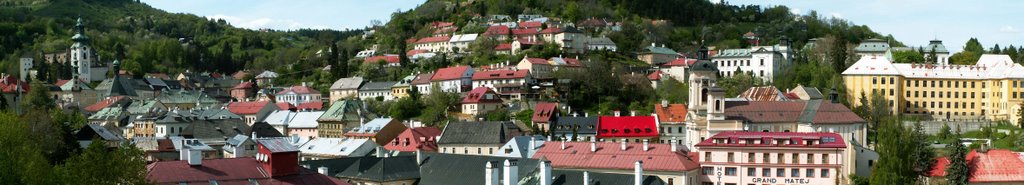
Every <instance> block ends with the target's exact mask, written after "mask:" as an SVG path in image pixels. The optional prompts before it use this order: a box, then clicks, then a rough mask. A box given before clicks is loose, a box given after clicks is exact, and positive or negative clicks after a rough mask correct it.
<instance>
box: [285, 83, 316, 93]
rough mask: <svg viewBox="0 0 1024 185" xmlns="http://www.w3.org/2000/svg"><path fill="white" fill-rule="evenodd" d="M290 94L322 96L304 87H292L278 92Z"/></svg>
mask: <svg viewBox="0 0 1024 185" xmlns="http://www.w3.org/2000/svg"><path fill="white" fill-rule="evenodd" d="M289 92H294V93H295V94H320V91H317V90H316V89H313V88H310V87H308V86H302V85H296V86H292V87H291V88H288V89H285V90H283V91H281V92H277V94H288V93H289Z"/></svg>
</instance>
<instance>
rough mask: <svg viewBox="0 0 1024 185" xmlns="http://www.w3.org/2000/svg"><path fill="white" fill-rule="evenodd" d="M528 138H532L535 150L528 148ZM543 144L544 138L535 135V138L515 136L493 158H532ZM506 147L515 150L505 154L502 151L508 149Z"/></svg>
mask: <svg viewBox="0 0 1024 185" xmlns="http://www.w3.org/2000/svg"><path fill="white" fill-rule="evenodd" d="M530 137H533V139H534V146H535V147H536V148H530ZM544 143H545V142H544V136H539V135H537V136H516V137H512V140H509V141H508V143H505V146H501V150H499V152H498V153H497V154H495V156H501V157H514V158H530V157H533V154H534V153H536V152H537V150H539V149H540V147H541V146H542V145H544ZM508 147H515V148H512V150H511V151H510V153H507V154H506V153H505V151H503V150H505V149H508Z"/></svg>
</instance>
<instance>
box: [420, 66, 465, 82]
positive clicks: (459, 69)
mask: <svg viewBox="0 0 1024 185" xmlns="http://www.w3.org/2000/svg"><path fill="white" fill-rule="evenodd" d="M470 69H471V68H469V66H464V65H460V66H452V67H446V68H441V69H437V72H435V73H434V76H433V77H431V78H430V81H444V80H455V79H459V78H462V74H463V73H465V72H466V71H467V70H470Z"/></svg>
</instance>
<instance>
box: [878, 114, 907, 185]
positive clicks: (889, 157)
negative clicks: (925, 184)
mask: <svg viewBox="0 0 1024 185" xmlns="http://www.w3.org/2000/svg"><path fill="white" fill-rule="evenodd" d="M881 127H882V128H879V129H878V144H877V145H876V147H875V149H876V151H878V155H879V158H878V163H876V164H875V166H874V169H872V173H871V180H870V182H871V184H914V183H915V181H916V180H917V175H918V173H917V172H916V171H914V159H913V153H914V147H907V146H910V145H911V144H913V138H911V136H910V135H909V134H906V133H907V132H908V131H907V129H906V128H903V126H900V123H899V122H898V121H897V120H894V119H886V121H884V122H883V123H882V124H881Z"/></svg>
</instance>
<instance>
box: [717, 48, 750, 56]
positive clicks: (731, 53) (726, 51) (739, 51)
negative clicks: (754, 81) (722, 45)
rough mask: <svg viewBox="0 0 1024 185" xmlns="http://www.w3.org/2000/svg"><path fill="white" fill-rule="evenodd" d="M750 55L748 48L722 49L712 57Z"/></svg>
mask: <svg viewBox="0 0 1024 185" xmlns="http://www.w3.org/2000/svg"><path fill="white" fill-rule="evenodd" d="M726 57H750V49H723V50H719V51H718V54H717V55H715V57H713V58H726Z"/></svg>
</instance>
